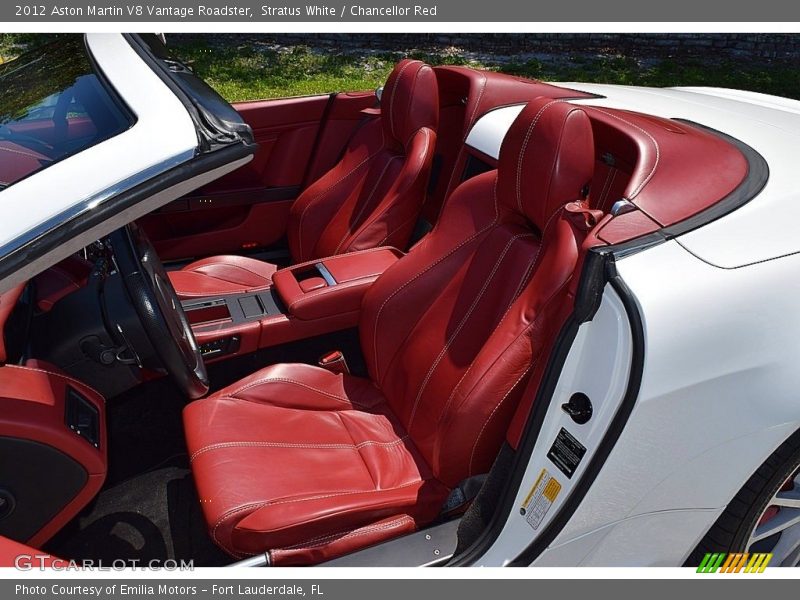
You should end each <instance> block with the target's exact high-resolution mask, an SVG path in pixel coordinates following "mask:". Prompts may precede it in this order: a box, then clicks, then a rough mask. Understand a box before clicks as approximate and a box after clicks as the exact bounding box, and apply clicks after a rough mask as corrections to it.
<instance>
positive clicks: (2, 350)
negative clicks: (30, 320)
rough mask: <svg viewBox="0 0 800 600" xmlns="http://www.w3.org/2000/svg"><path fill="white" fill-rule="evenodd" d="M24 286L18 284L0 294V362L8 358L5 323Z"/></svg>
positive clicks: (23, 284)
mask: <svg viewBox="0 0 800 600" xmlns="http://www.w3.org/2000/svg"><path fill="white" fill-rule="evenodd" d="M26 285H27V283H20V284H19V285H17V286H16V287H13V288H11V289H10V290H8V291H7V292H4V293H3V294H0V362H5V361H6V359H7V358H8V355H7V354H6V340H5V330H6V322H7V321H8V318H9V317H10V316H11V313H12V312H14V307H15V306H16V305H17V301H18V300H19V299H20V296H22V292H23V291H25V286H26Z"/></svg>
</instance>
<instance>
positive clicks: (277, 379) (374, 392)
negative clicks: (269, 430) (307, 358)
mask: <svg viewBox="0 0 800 600" xmlns="http://www.w3.org/2000/svg"><path fill="white" fill-rule="evenodd" d="M214 397H217V398H222V397H227V398H238V399H240V400H247V401H249V402H259V403H263V404H270V405H272V406H279V407H283V408H296V409H301V410H328V411H330V410H337V411H338V410H351V409H360V410H369V409H372V408H375V407H377V406H378V405H380V404H382V403H383V395H382V394H381V392H380V390H378V388H377V387H375V386H374V385H373V384H372V382H370V381H369V380H368V379H364V378H362V377H354V376H352V375H347V374H342V373H332V372H331V371H328V370H327V369H323V368H321V367H315V366H312V365H306V364H303V363H296V364H291V363H288V364H277V365H272V366H270V367H266V368H265V369H261V370H260V371H257V372H256V373H253V374H252V375H249V376H248V377H245V378H244V379H242V380H240V381H237V382H236V383H234V384H233V385H230V386H228V387H226V388H223V389H221V390H220V391H219V392H216V393H215V394H214Z"/></svg>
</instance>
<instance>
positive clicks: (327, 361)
mask: <svg viewBox="0 0 800 600" xmlns="http://www.w3.org/2000/svg"><path fill="white" fill-rule="evenodd" d="M317 364H318V365H319V366H320V367H322V368H323V369H327V370H328V371H330V372H331V373H342V374H344V375H349V374H350V367H349V366H348V365H347V361H346V360H345V358H344V352H342V351H341V350H332V351H331V352H328V353H327V354H323V355H322V356H320V357H319V360H318V361H317Z"/></svg>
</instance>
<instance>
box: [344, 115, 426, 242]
mask: <svg viewBox="0 0 800 600" xmlns="http://www.w3.org/2000/svg"><path fill="white" fill-rule="evenodd" d="M420 131H421V132H423V133H424V134H425V145H426V146H427V144H428V140H429V139H430V130H429V129H428V128H427V127H423V128H421V129H418V130H417V131H415V132H414V133H413V134H412V137H413V136H415V135H417V134H418V133H419V132H420ZM421 170H422V168H420V169H418V170H417V172H416V173H414V174H413V175H412V176H408V177H407V178H408V179H410V180H411V183H410V184H409V185H408V186H406V187H405V188H404V189H402V190H397V191H396V192H395V195H397V196H400V195H402V194H405V193H407V192H408V188H409V187H411V185H412V184H413V183H414V182H415V181H416V180H417V177H418V176H419V174H420V172H421ZM379 206H380V204H379ZM396 206H397V205H396V204H394V205H389V206H386V207H385V208H384V209H383V210H382V211H380V212H376V213H374V214H372V215H370V216H369V217H367V220H366V221H365V222H364V224H363V225H361V227H359V228H358V230H357V231H356V232H355V233H353V235H352V236H350V245H352V244H354V243H355V242H356V240H358V238H359V237H360V236H361V235H363V234H364V233H366V232H368V231H369V228H370V227H372V225H373V224H375V223H376V222H377V221H378V220H379V219H381V218H383V216H384V215H386V214H387V213H388V212H389V211H390V210H392V209H393V208H396ZM420 210H421V207H420ZM417 216H418V215H414V217H415V218H416V217H417ZM404 224H405V223H404ZM398 229H399V227H398V228H397V229H395V230H394V232H392V233H395V232H397V230H398ZM388 238H389V236H386V237H385V238H384V241H385V240H387V239H388ZM381 243H383V242H381ZM378 245H379V246H380V245H381V244H378Z"/></svg>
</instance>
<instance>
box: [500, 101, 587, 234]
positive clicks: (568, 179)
mask: <svg viewBox="0 0 800 600" xmlns="http://www.w3.org/2000/svg"><path fill="white" fill-rule="evenodd" d="M593 171H594V138H593V136H592V126H591V123H590V122H589V117H587V116H586V113H585V112H584V111H583V110H582V109H581V108H580V107H579V106H575V105H573V104H569V103H567V102H563V101H559V100H552V99H550V98H537V99H535V100H533V101H531V102H530V103H529V104H528V105H527V106H526V107H525V108H524V109H523V110H522V112H521V113H520V114H519V116H518V117H517V118H516V120H515V121H514V123H513V124H512V125H511V128H510V129H509V130H508V133H507V134H506V137H505V139H504V140H503V145H502V146H501V147H500V160H499V163H498V168H497V194H498V199H499V201H500V202H501V203H502V204H503V205H505V206H506V207H507V208H510V209H511V210H512V211H515V212H519V213H521V214H523V215H525V216H526V217H527V218H528V220H529V221H530V222H531V223H533V224H534V225H535V226H536V227H537V228H538V229H539V230H540V231H543V230H544V228H545V225H546V224H547V221H548V220H549V219H550V217H551V216H552V215H553V214H554V213H555V212H556V211H557V210H558V209H559V208H561V207H562V206H564V205H565V204H567V203H568V202H572V201H574V200H580V199H582V198H583V197H584V196H585V191H586V189H588V188H587V185H588V184H589V181H590V180H591V178H592V173H593Z"/></svg>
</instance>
